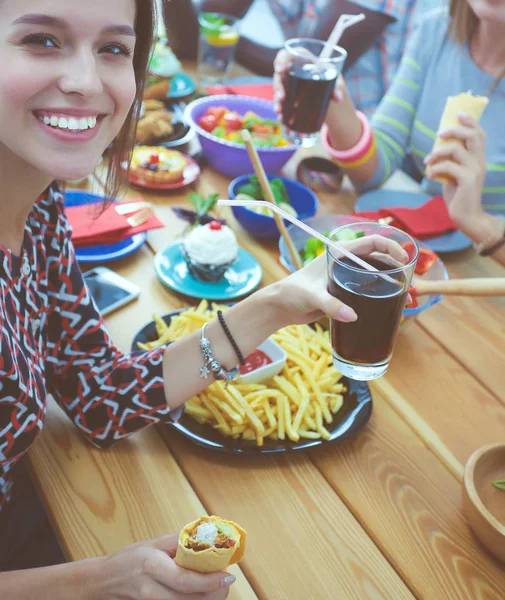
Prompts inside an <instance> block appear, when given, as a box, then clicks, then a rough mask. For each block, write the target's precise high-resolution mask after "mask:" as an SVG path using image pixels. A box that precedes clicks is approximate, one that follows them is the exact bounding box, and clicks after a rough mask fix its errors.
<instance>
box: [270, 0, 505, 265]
mask: <svg viewBox="0 0 505 600" xmlns="http://www.w3.org/2000/svg"><path fill="white" fill-rule="evenodd" d="M504 34H505V5H504V4H503V3H500V4H496V3H494V4H492V3H491V2H490V1H489V0H451V2H450V8H449V11H448V12H447V11H446V10H442V11H439V12H435V13H433V14H432V15H430V16H428V17H427V18H426V19H425V20H424V21H423V22H422V24H421V25H420V28H419V29H418V31H417V32H416V33H414V34H413V35H412V38H411V40H410V42H409V45H408V48H407V50H406V52H405V55H404V57H403V59H402V62H401V64H400V67H399V69H398V72H397V74H396V76H395V78H394V80H393V83H392V85H391V87H390V88H389V90H388V92H387V94H386V95H385V96H384V98H383V100H382V102H381V104H380V105H379V107H378V109H377V111H376V112H375V113H374V115H373V117H372V119H371V128H372V132H373V138H374V140H373V142H374V148H375V150H374V151H372V152H370V153H369V156H368V159H367V160H366V161H365V162H363V161H358V162H360V164H359V165H356V164H355V165H354V166H352V167H351V166H348V167H347V168H346V161H345V160H344V161H340V164H341V165H342V167H343V168H344V169H346V171H347V173H348V174H349V176H350V177H351V179H352V180H353V182H354V184H355V186H356V188H357V189H358V190H359V191H365V190H370V189H373V188H377V187H379V186H381V185H382V184H383V183H384V182H385V181H386V180H387V179H388V178H389V177H390V176H391V175H392V174H393V172H394V171H395V170H396V169H398V168H400V167H402V165H403V164H405V161H406V160H407V162H408V163H409V165H410V167H409V170H410V172H411V174H413V175H414V176H416V177H417V178H418V179H419V180H421V185H422V188H423V190H424V191H426V192H427V193H428V194H432V195H436V194H440V193H443V195H444V199H445V200H446V203H447V205H448V208H449V214H450V216H451V217H452V219H453V220H454V221H455V223H456V224H457V225H458V227H459V228H460V229H461V230H462V231H463V232H464V233H465V234H466V235H468V236H469V237H470V238H471V239H472V240H473V241H474V243H475V245H476V248H478V249H479V251H480V252H483V251H486V253H488V254H491V252H487V250H491V249H493V248H495V247H496V248H495V250H493V252H492V256H493V258H495V259H496V260H497V261H499V262H500V263H502V264H504V265H505V219H504V215H505V137H504V136H503V135H500V132H501V131H503V130H504V127H503V123H504V120H503V115H504V111H505V81H503V79H502V76H503V75H505V70H504V65H505V35H504ZM286 60H287V57H286V54H285V53H282V52H281V53H279V55H278V57H277V59H276V86H277V107H278V110H279V111H280V102H281V100H282V96H283V93H284V90H283V88H282V84H281V81H282V73H283V72H284V71H285V69H286V68H287V63H286ZM469 90H471V91H472V92H473V93H474V94H475V95H488V96H489V105H488V106H487V108H486V110H485V112H484V115H483V117H482V119H481V123H480V125H479V124H477V123H476V122H474V121H473V120H472V119H470V118H469V117H468V116H467V115H463V114H462V115H460V117H459V118H460V125H459V126H458V127H455V128H452V129H451V130H447V131H445V132H443V133H442V132H441V133H442V135H443V136H444V137H447V138H451V139H452V138H456V139H458V140H460V141H462V142H463V145H460V144H458V143H450V144H448V145H446V146H445V147H444V148H443V149H439V150H437V151H436V152H432V148H433V143H434V141H435V137H436V135H437V129H438V127H439V123H440V118H441V115H442V112H443V109H444V107H445V103H446V100H447V97H448V96H455V95H458V94H460V93H462V92H467V91H469ZM364 123H365V124H366V123H367V121H366V118H365V117H364V115H359V114H358V113H357V111H356V109H355V107H354V105H353V102H352V100H351V98H350V96H349V93H348V91H347V89H346V87H345V84H344V83H343V81H340V82H339V83H337V88H336V90H335V93H334V101H332V102H331V103H330V108H329V110H328V114H327V118H326V125H327V130H326V135H323V137H325V139H326V141H327V144H328V146H327V147H328V149H329V151H330V154H331V153H332V149H333V150H334V151H335V152H334V154H335V156H336V155H337V154H338V155H340V156H342V155H343V154H344V155H345V153H346V152H349V151H350V150H352V149H353V148H355V147H357V144H358V143H359V141H360V140H362V139H363V135H364V131H365V130H366V129H367V127H366V126H365V125H364ZM486 133H487V139H486ZM355 162H356V161H355ZM347 164H348V165H349V163H347ZM427 164H430V165H432V171H431V173H430V176H429V177H427V176H426V175H425V170H426V166H427ZM441 173H448V174H449V175H450V176H451V177H452V178H453V180H454V181H455V183H454V185H444V186H443V188H442V186H441V184H440V183H437V182H436V181H435V180H434V178H436V177H437V176H438V175H440V174H441Z"/></svg>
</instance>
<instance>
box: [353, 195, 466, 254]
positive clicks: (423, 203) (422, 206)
mask: <svg viewBox="0 0 505 600" xmlns="http://www.w3.org/2000/svg"><path fill="white" fill-rule="evenodd" d="M354 210H355V214H356V215H358V216H360V217H364V218H367V219H370V220H378V219H384V218H388V217H389V218H391V219H392V222H391V225H392V226H394V227H398V228H399V229H402V230H403V231H406V232H407V233H409V234H410V235H412V237H414V238H416V239H419V240H422V241H423V242H424V243H425V244H426V245H427V246H428V247H429V248H430V249H431V250H433V251H434V252H437V253H444V252H457V251H459V250H464V249H465V248H469V247H470V246H471V245H472V241H471V240H470V239H469V238H468V237H467V236H466V235H465V234H464V233H462V232H461V231H459V230H458V229H457V227H456V225H455V223H453V221H452V220H451V218H450V217H449V213H448V211H447V207H446V204H445V202H444V199H443V197H442V196H433V197H430V196H429V195H428V194H422V193H416V192H402V191H397V190H374V191H372V192H366V193H365V194H362V195H361V196H359V198H358V199H357V200H356V204H355V207H354Z"/></svg>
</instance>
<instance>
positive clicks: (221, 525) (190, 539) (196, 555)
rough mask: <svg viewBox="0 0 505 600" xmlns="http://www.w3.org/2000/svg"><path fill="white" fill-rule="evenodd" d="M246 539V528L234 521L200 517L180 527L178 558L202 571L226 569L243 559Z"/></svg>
mask: <svg viewBox="0 0 505 600" xmlns="http://www.w3.org/2000/svg"><path fill="white" fill-rule="evenodd" d="M245 540H246V532H245V531H244V530H243V529H242V527H240V525H237V524H236V523H234V522H233V521H225V520H224V519H221V518H219V517H214V516H212V517H200V518H199V519H197V520H196V521H193V522H192V523H189V524H188V525H186V526H185V527H184V529H183V530H182V531H181V534H180V536H179V544H178V546H177V553H176V555H175V562H176V563H177V564H178V565H179V566H180V567H183V568H184V569H190V570H191V571H198V572H199V573H214V572H216V571H223V570H224V569H226V568H227V567H228V566H230V565H233V564H235V563H237V562H239V561H240V560H241V559H242V557H243V556H244V553H245Z"/></svg>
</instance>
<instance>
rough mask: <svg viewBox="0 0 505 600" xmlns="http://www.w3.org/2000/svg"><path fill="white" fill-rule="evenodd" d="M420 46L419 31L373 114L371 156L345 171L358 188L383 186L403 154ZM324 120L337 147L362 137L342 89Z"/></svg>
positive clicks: (418, 82) (417, 90)
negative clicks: (359, 164)
mask: <svg viewBox="0 0 505 600" xmlns="http://www.w3.org/2000/svg"><path fill="white" fill-rule="evenodd" d="M421 45H422V30H421V31H419V32H418V33H417V34H415V35H414V36H413V37H412V40H411V43H410V45H409V49H408V51H407V52H406V53H405V55H404V57H403V59H402V62H401V64H400V67H399V69H398V71H397V73H396V75H395V78H394V80H393V84H392V85H391V87H390V89H389V90H388V92H387V94H386V95H385V97H384V98H383V100H382V102H381V104H380V105H379V107H378V108H377V110H376V112H375V113H374V115H373V117H372V120H371V126H372V130H373V133H374V137H375V143H376V152H375V154H374V156H373V157H372V158H371V160H369V161H368V162H367V163H365V164H364V165H362V166H360V167H357V168H353V169H348V170H347V173H348V175H349V176H350V177H351V179H352V180H353V182H354V183H355V184H356V185H357V187H358V188H359V189H360V190H363V189H373V188H377V187H379V186H380V185H382V184H383V183H384V182H385V181H386V180H387V179H388V178H389V177H390V176H391V175H392V174H393V173H394V171H395V170H396V169H397V168H398V167H399V166H400V165H401V163H402V161H403V159H404V157H405V154H406V149H407V148H408V145H409V141H410V136H411V133H412V128H413V124H414V119H415V114H416V110H417V105H418V102H419V98H420V95H421V90H422V86H423V81H424V73H423V61H422V59H421V57H420V49H421ZM351 107H352V110H351ZM326 122H327V125H328V130H329V137H330V141H331V145H332V146H333V147H334V148H335V149H336V150H347V149H349V148H352V147H353V146H354V145H355V144H356V143H357V141H358V140H359V139H360V137H361V134H362V125H361V122H360V121H359V119H358V117H357V114H356V113H355V111H354V107H353V105H352V101H351V99H350V97H349V96H348V95H347V94H346V92H345V91H344V97H343V100H342V102H341V103H339V102H334V101H332V103H331V105H330V110H329V111H328V116H327V120H326Z"/></svg>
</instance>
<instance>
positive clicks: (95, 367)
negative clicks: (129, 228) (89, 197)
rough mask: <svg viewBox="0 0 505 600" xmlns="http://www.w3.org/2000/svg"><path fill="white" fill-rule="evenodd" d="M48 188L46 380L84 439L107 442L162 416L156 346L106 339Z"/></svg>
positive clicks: (66, 228)
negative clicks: (135, 348) (123, 346)
mask: <svg viewBox="0 0 505 600" xmlns="http://www.w3.org/2000/svg"><path fill="white" fill-rule="evenodd" d="M52 193H53V194H54V201H53V206H52V208H51V210H54V211H55V216H54V217H52V218H54V221H55V222H56V223H57V224H56V227H55V231H56V232H57V234H58V237H57V239H55V240H53V244H52V245H51V248H50V249H48V251H49V252H51V253H52V255H51V256H49V257H48V261H47V264H48V273H47V280H48V294H47V295H48V302H49V306H48V309H47V310H48V323H47V326H46V330H47V336H48V338H47V354H46V382H47V388H48V391H49V392H50V393H51V394H52V395H53V396H54V398H55V400H56V401H57V402H58V404H59V405H60V406H61V408H63V410H64V411H65V412H66V413H67V415H68V416H69V417H70V418H71V419H72V421H73V422H74V424H75V425H76V426H77V427H78V428H79V429H80V430H81V432H82V433H83V434H84V435H85V436H86V437H87V438H88V439H89V440H90V441H91V442H92V443H94V444H95V445H97V446H99V447H108V446H110V445H112V444H113V443H115V442H116V441H118V440H120V439H122V438H124V437H126V436H127V435H129V434H131V433H134V432H135V431H138V430H140V429H142V428H143V427H146V426H147V425H150V424H152V423H158V422H160V421H161V420H163V421H167V420H169V418H170V417H169V408H168V406H167V403H166V399H165V386H164V383H163V352H164V348H157V349H156V350H153V351H150V352H141V351H139V352H133V353H129V354H123V353H122V352H120V351H119V350H118V349H117V348H116V347H115V346H114V344H113V343H112V341H111V339H110V337H109V335H108V333H107V331H106V328H105V325H104V322H103V319H102V317H101V315H100V313H99V311H98V309H97V308H96V306H95V303H94V302H93V300H92V297H91V294H90V292H89V290H88V288H87V286H86V284H85V282H84V278H83V275H82V272H81V270H80V268H79V265H78V263H77V261H76V259H75V253H74V248H73V245H72V242H71V239H70V236H71V229H70V226H69V224H68V221H67V219H66V216H65V215H64V211H63V204H62V200H61V198H60V194H59V192H52Z"/></svg>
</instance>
